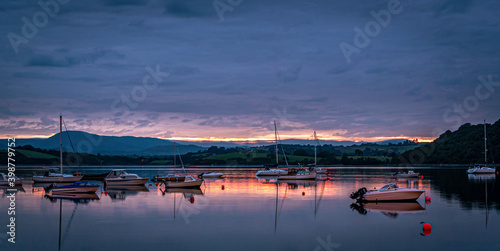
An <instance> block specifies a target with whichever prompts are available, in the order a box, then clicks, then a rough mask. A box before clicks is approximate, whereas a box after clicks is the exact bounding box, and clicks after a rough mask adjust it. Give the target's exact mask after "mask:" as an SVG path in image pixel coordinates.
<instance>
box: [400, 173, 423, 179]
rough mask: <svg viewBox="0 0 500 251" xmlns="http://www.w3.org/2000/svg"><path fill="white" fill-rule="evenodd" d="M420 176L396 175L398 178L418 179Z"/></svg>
mask: <svg viewBox="0 0 500 251" xmlns="http://www.w3.org/2000/svg"><path fill="white" fill-rule="evenodd" d="M418 176H419V174H418V173H415V174H396V178H418Z"/></svg>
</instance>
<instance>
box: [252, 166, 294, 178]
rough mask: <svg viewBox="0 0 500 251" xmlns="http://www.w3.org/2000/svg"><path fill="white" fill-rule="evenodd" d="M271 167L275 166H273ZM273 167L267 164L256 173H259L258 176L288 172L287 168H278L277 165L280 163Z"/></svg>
mask: <svg viewBox="0 0 500 251" xmlns="http://www.w3.org/2000/svg"><path fill="white" fill-rule="evenodd" d="M271 167H274V168H271ZM271 167H269V166H266V167H265V169H264V170H259V171H257V173H256V174H255V175H257V176H278V175H286V174H287V173H288V171H286V170H282V169H279V168H276V167H278V165H274V166H271Z"/></svg>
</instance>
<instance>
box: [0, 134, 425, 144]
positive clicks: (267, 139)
mask: <svg viewBox="0 0 500 251" xmlns="http://www.w3.org/2000/svg"><path fill="white" fill-rule="evenodd" d="M54 135H55V134H54V133H53V134H49V135H2V137H1V138H4V139H6V138H9V137H15V138H16V139H26V138H40V139H44V138H50V137H52V136H54ZM102 136H124V135H102ZM139 137H148V136H144V135H141V136H139ZM156 138H158V139H163V140H171V141H191V142H197V141H198V142H199V141H213V142H242V143H256V142H274V135H263V136H256V137H241V138H240V137H196V136H186V137H183V136H177V137H156ZM280 139H281V140H287V139H295V140H311V142H312V141H313V137H312V135H306V134H296V135H280ZM392 139H407V140H410V141H414V137H409V136H393V137H388V136H381V137H344V136H328V135H321V134H318V140H320V141H353V142H355V143H358V142H378V141H385V140H392ZM434 140H435V138H431V137H424V138H418V142H419V143H430V142H432V141H434Z"/></svg>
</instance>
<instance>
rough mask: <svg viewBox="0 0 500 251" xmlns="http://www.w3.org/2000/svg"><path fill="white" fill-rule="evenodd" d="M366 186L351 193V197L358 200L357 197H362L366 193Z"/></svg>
mask: <svg viewBox="0 0 500 251" xmlns="http://www.w3.org/2000/svg"><path fill="white" fill-rule="evenodd" d="M366 191H367V190H366V187H362V188H360V189H359V190H358V191H356V192H353V193H351V196H350V197H351V199H353V200H356V199H361V198H362V197H363V195H364V194H365V193H366Z"/></svg>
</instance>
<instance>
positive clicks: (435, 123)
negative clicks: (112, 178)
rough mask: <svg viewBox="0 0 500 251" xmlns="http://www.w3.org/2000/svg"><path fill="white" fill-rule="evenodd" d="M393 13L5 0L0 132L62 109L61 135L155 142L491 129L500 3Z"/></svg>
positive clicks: (293, 0)
mask: <svg viewBox="0 0 500 251" xmlns="http://www.w3.org/2000/svg"><path fill="white" fill-rule="evenodd" d="M42 2H54V0H52V1H51V0H42ZM61 2H63V1H62V0H61ZM389 2H390V1H388V0H387V1H331V0H322V1H320V0H313V1H306V0H289V1H284V0H283V1H273V0H266V1H263V0H242V1H241V0H239V1H238V0H232V1H229V2H228V1H227V0H220V1H218V2H216V3H217V6H218V8H219V10H217V9H216V8H215V7H214V1H213V0H195V1H188V0H185V1H184V0H178V1H172V0H166V1H159V0H149V1H147V0H144V1H141V0H126V1H118V0H109V1H77V0H71V1H69V2H68V3H64V4H63V3H58V4H57V9H58V11H57V12H56V11H55V9H54V5H49V6H48V7H46V8H45V9H48V12H47V11H44V8H42V7H41V6H40V5H38V0H31V1H15V0H12V1H2V3H1V5H0V23H1V25H0V34H1V35H2V39H1V40H0V87H1V90H2V91H1V92H0V121H1V122H0V136H2V137H7V136H17V137H24V136H40V135H45V136H48V135H51V134H53V133H56V132H57V131H58V122H57V120H58V115H59V114H60V113H62V114H63V116H64V118H65V121H66V123H67V125H68V129H70V130H84V131H87V132H91V133H98V134H105V135H131V136H150V137H164V138H186V137H187V138H205V137H224V138H265V137H268V136H269V135H272V134H273V131H272V127H271V123H272V121H273V120H276V121H278V127H279V130H280V134H281V135H282V137H295V138H307V137H310V135H312V132H313V130H316V131H318V133H319V135H320V137H322V138H325V139H326V138H332V139H358V140H366V139H372V140H376V139H382V138H384V137H387V138H389V137H398V136H403V137H409V138H416V137H418V138H425V137H435V136H436V132H442V131H443V130H445V129H452V130H453V129H456V128H458V125H459V124H462V123H467V122H470V123H473V124H475V123H480V122H482V120H483V119H486V120H487V121H488V122H494V121H496V120H498V119H499V118H500V102H499V98H500V84H498V83H496V81H498V82H500V76H499V75H500V74H499V72H500V68H499V67H500V64H499V63H500V62H499V59H500V49H499V44H500V25H499V23H500V15H499V13H500V3H498V2H497V1H456V0H447V1H443V0H433V1H430V0H429V1H401V2H399V4H398V2H397V1H392V2H391V3H390V4H389V6H388V3H389ZM231 4H233V5H234V6H231ZM391 11H392V13H391ZM371 13H390V15H391V16H390V19H387V15H385V16H384V15H382V14H381V16H380V18H381V19H382V22H383V23H382V25H381V24H380V23H379V22H380V21H377V18H375V17H374V16H373V15H372V14H371ZM23 17H25V18H26V19H25V20H29V21H28V22H29V23H30V24H28V25H26V24H25V21H23ZM380 18H379V19H380ZM33 19H35V21H33ZM31 23H34V24H31ZM45 23H46V24H45ZM32 25H33V26H32ZM37 25H38V26H37ZM367 25H368V26H367ZM23 26H24V32H23ZM30 27H31V28H32V27H35V28H36V29H37V31H36V32H33V30H32V29H30ZM367 27H368V31H367V30H366V28H367ZM358 28H359V30H361V31H362V32H363V34H362V35H359V34H358V35H357V32H356V30H357V29H358ZM370 29H371V30H370ZM9 34H10V35H9ZM367 34H371V36H369V35H367ZM359 37H365V38H368V39H369V41H367V40H362V39H361V38H359ZM355 38H359V40H358V41H354V40H355ZM361 42H362V43H361ZM341 44H344V46H345V45H346V44H348V45H349V46H351V47H350V48H351V49H352V48H354V49H355V52H352V53H351V54H350V55H348V54H345V53H343V52H342V50H341V46H340V45H341ZM361 47H362V48H361ZM16 51H17V52H16ZM346 55H348V57H346ZM155 71H160V73H159V74H158V73H157V74H153V75H151V74H150V72H155ZM478 78H482V79H483V80H482V81H480V80H479V79H478ZM143 80H146V85H144V84H143ZM155 81H157V82H155ZM379 137H381V138H379Z"/></svg>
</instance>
